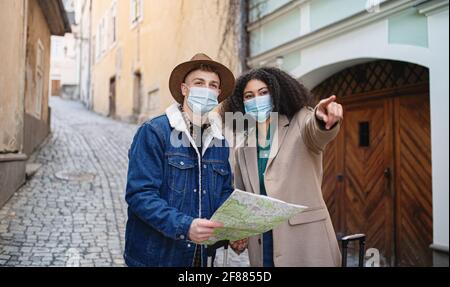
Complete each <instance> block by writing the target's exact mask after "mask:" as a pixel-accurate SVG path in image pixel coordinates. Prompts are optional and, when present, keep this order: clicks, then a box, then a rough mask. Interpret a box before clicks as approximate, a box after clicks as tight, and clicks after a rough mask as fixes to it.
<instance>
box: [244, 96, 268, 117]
mask: <svg viewBox="0 0 450 287" xmlns="http://www.w3.org/2000/svg"><path fill="white" fill-rule="evenodd" d="M244 107H245V113H247V114H249V115H250V116H252V117H253V118H254V119H255V120H256V121H257V122H260V123H262V122H265V121H266V120H267V119H268V118H269V116H270V113H271V112H272V110H273V103H272V97H271V96H270V95H264V96H258V97H254V98H253V99H250V100H246V101H245V102H244Z"/></svg>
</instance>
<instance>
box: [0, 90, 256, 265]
mask: <svg viewBox="0 0 450 287" xmlns="http://www.w3.org/2000/svg"><path fill="white" fill-rule="evenodd" d="M50 105H51V108H52V134H51V135H50V136H49V138H48V139H47V140H46V141H45V142H44V144H43V145H42V147H41V149H40V150H39V151H38V152H37V153H36V154H35V155H34V158H32V161H33V162H34V163H38V164H41V167H40V169H39V170H38V171H37V173H36V174H35V175H34V176H33V177H32V178H31V179H30V180H29V181H27V183H26V184H25V185H24V186H23V187H22V188H21V189H20V190H19V191H18V192H16V193H15V195H14V196H13V197H12V198H11V199H10V200H9V202H8V203H7V204H6V205H5V206H4V207H3V208H1V209H0V266H2V265H3V266H124V261H123V258H122V252H123V248H124V234H125V223H126V203H125V201H124V190H125V184H126V170H127V160H128V159H127V151H128V148H129V145H130V143H131V140H132V137H133V135H134V133H135V131H136V129H137V126H136V125H131V124H126V123H121V122H117V121H114V120H112V119H109V118H104V117H102V116H99V115H97V114H95V113H93V112H91V111H88V110H86V109H85V108H84V107H83V106H82V105H81V104H79V103H77V102H71V101H65V100H61V99H59V98H52V99H51V103H50ZM232 253H233V252H232V251H230V256H229V257H230V259H229V263H230V264H229V265H231V266H247V265H248V257H247V254H243V255H241V256H239V257H237V256H235V255H234V254H232ZM220 255H221V254H219V256H218V259H219V260H218V261H219V262H221V261H220V258H221V256H220ZM218 265H219V264H218Z"/></svg>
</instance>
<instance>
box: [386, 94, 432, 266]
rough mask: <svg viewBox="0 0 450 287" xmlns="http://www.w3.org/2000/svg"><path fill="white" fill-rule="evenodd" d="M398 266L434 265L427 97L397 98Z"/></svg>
mask: <svg viewBox="0 0 450 287" xmlns="http://www.w3.org/2000/svg"><path fill="white" fill-rule="evenodd" d="M395 111H396V112H395V117H396V123H397V124H396V129H395V131H396V170H397V177H396V200H397V204H396V209H397V221H396V228H397V240H396V241H397V248H396V255H397V258H398V260H397V264H398V265H400V266H431V265H432V252H431V250H430V248H429V245H430V244H431V243H432V241H433V220H432V187H431V184H432V183H431V136H430V106H429V96H428V94H413V93H412V94H410V95H408V96H401V97H398V98H396V99H395Z"/></svg>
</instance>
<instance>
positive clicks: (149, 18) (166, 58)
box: [92, 0, 238, 120]
mask: <svg viewBox="0 0 450 287" xmlns="http://www.w3.org/2000/svg"><path fill="white" fill-rule="evenodd" d="M111 3H112V1H111V0H95V1H93V26H92V29H93V31H94V34H96V31H97V29H96V28H97V25H98V23H99V22H100V19H101V17H102V16H103V15H105V13H106V11H107V9H108V8H109V7H110V5H111ZM117 3H118V7H117V11H118V12H117V13H118V41H117V43H116V45H113V47H112V48H110V49H109V51H108V52H106V53H105V55H104V56H103V57H102V58H101V59H100V60H99V61H95V63H94V66H93V79H92V80H93V106H94V110H95V111H97V112H99V113H101V114H104V115H107V114H108V111H109V100H108V97H109V81H110V78H111V77H113V76H114V75H116V76H117V78H116V79H117V80H116V85H117V86H116V89H117V91H116V94H117V95H116V97H117V104H116V112H117V116H118V117H119V118H121V119H123V120H128V119H130V117H131V116H132V110H133V86H134V73H135V72H137V71H139V72H140V73H141V75H142V86H141V87H142V93H143V94H144V95H146V94H147V93H148V92H149V91H152V90H154V89H159V92H158V94H159V99H158V100H157V103H159V104H158V105H157V108H156V109H155V110H152V111H151V113H148V114H145V115H144V117H150V116H153V115H155V114H159V113H161V112H163V111H164V109H165V108H166V107H167V106H168V105H170V104H171V103H173V100H172V97H171V96H170V93H169V89H168V79H169V75H170V72H171V71H172V69H173V68H174V67H175V66H176V65H177V64H179V63H181V62H184V61H186V60H189V59H190V58H191V57H192V56H193V55H194V54H196V53H198V52H203V53H206V54H208V55H209V56H210V57H212V58H213V59H216V60H219V61H221V62H222V63H224V64H226V65H228V66H229V67H230V68H231V69H232V70H233V71H234V72H235V73H236V72H237V69H238V66H237V62H238V60H237V59H238V57H237V52H234V45H233V43H234V39H233V35H229V36H228V38H227V40H228V42H227V44H228V45H226V46H228V47H231V48H229V49H227V52H226V53H223V52H222V53H219V46H220V44H221V42H222V36H223V31H224V28H225V21H226V13H225V12H226V11H227V9H228V8H227V7H228V1H222V0H221V1H212V0H211V1H204V0H188V1H186V0H184V1H183V0H166V1H160V0H144V8H143V10H144V13H143V20H142V22H140V24H139V25H138V26H136V27H134V28H132V25H131V23H130V1H129V0H119V1H118V2H117ZM219 54H220V55H219ZM230 56H231V57H230ZM94 57H95V53H94ZM228 58H232V59H230V60H229V59H228ZM141 120H142V119H141Z"/></svg>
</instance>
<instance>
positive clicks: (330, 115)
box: [316, 96, 344, 130]
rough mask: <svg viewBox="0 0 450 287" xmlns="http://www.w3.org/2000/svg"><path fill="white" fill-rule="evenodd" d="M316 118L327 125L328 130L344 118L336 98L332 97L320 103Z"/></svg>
mask: <svg viewBox="0 0 450 287" xmlns="http://www.w3.org/2000/svg"><path fill="white" fill-rule="evenodd" d="M316 118H317V119H319V120H321V121H323V122H324V123H325V128H326V129H327V130H329V129H331V128H332V127H333V126H334V125H335V124H336V123H338V122H340V121H342V119H343V118H344V110H343V109H342V106H341V105H340V104H338V103H336V96H331V97H329V98H328V99H324V100H322V101H320V102H319V104H318V105H317V109H316Z"/></svg>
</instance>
